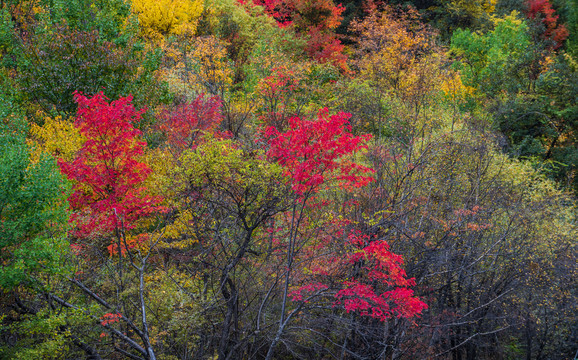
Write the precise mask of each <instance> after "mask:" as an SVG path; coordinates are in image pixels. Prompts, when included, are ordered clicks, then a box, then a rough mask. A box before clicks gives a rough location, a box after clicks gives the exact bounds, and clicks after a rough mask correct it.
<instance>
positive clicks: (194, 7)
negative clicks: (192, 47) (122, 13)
mask: <svg viewBox="0 0 578 360" xmlns="http://www.w3.org/2000/svg"><path fill="white" fill-rule="evenodd" d="M132 9H133V11H134V12H135V13H136V14H137V15H138V20H139V25H140V28H141V33H142V35H144V36H145V37H148V38H151V39H156V40H159V39H161V38H162V37H163V36H166V35H189V34H194V33H195V31H196V29H197V20H198V18H199V17H200V16H201V13H202V11H203V0H134V1H133V2H132Z"/></svg>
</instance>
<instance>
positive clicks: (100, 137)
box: [58, 92, 164, 238]
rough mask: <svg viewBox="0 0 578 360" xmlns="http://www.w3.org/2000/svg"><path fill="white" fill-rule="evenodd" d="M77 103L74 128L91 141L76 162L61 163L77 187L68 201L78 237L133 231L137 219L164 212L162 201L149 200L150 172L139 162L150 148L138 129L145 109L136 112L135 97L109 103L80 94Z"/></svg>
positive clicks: (64, 171) (59, 163)
mask: <svg viewBox="0 0 578 360" xmlns="http://www.w3.org/2000/svg"><path fill="white" fill-rule="evenodd" d="M74 100H75V101H76V102H77V103H78V112H77V116H76V122H75V126H76V127H77V128H78V129H79V130H80V133H81V134H82V135H83V136H84V137H85V138H86V142H85V143H84V145H83V146H82V148H81V149H80V151H79V152H78V154H77V156H76V158H75V159H74V160H73V161H72V162H67V161H64V160H62V159H59V160H58V165H59V166H60V169H61V171H62V173H63V174H65V175H66V176H67V177H68V179H70V180H72V181H73V183H74V185H73V190H74V191H73V193H72V195H71V196H70V198H69V202H70V205H71V207H72V209H73V210H74V213H73V214H72V215H71V217H70V221H71V222H73V223H74V224H75V225H76V229H75V231H74V232H73V235H74V236H76V237H78V238H87V237H89V236H91V235H106V234H109V233H111V232H112V231H114V230H115V229H119V228H124V229H131V228H134V226H135V225H136V221H137V220H138V219H140V218H142V217H144V216H148V215H151V214H152V213H154V212H158V211H163V210H164V208H163V207H162V206H160V205H159V204H160V202H161V200H162V199H161V198H160V197H154V196H150V195H146V194H145V192H146V191H145V190H146V189H145V188H144V187H143V186H142V183H143V182H144V180H145V179H146V178H147V177H148V176H149V174H150V173H151V169H150V168H149V167H148V166H147V164H145V163H143V162H141V161H139V157H140V156H141V155H142V154H143V149H144V147H145V145H146V143H145V142H143V141H140V140H138V136H139V135H140V134H141V132H140V131H139V130H138V129H136V128H134V126H133V124H134V123H136V122H138V121H139V120H140V118H141V115H142V113H143V111H144V110H141V111H137V110H136V109H135V108H134V106H133V105H132V103H131V101H132V97H131V96H128V97H124V98H120V99H118V100H116V101H113V102H111V103H109V102H108V99H107V98H106V97H105V96H104V95H103V93H98V94H96V95H94V96H92V97H86V96H84V95H83V94H82V93H80V92H76V93H75V94H74Z"/></svg>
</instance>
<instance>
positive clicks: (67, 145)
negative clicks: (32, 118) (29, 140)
mask: <svg viewBox="0 0 578 360" xmlns="http://www.w3.org/2000/svg"><path fill="white" fill-rule="evenodd" d="M30 133H31V135H32V137H33V138H34V139H36V141H37V143H38V145H39V146H38V147H37V150H36V153H35V154H33V155H32V157H33V158H36V156H37V155H39V153H38V152H39V151H40V152H45V153H49V154H52V155H53V156H54V157H56V158H61V159H63V160H65V161H72V160H73V159H74V156H75V155H76V153H77V152H78V150H80V148H81V147H82V145H83V144H84V141H85V140H86V139H85V138H84V136H82V134H80V132H79V131H78V129H77V128H76V127H75V126H74V123H73V121H72V120H65V119H62V117H60V116H57V117H55V118H50V117H45V118H44V125H42V126H39V125H37V124H34V123H33V124H32V126H31V128H30ZM37 153H38V154H37Z"/></svg>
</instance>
